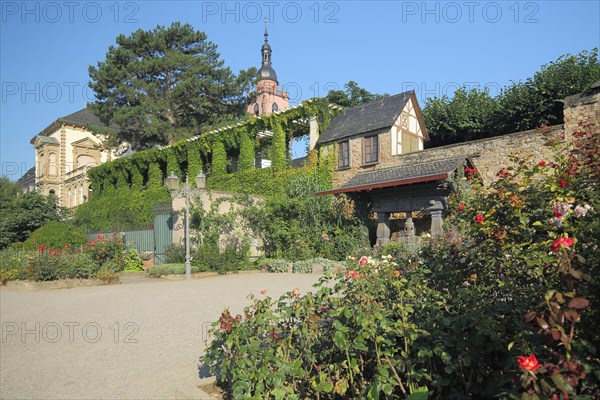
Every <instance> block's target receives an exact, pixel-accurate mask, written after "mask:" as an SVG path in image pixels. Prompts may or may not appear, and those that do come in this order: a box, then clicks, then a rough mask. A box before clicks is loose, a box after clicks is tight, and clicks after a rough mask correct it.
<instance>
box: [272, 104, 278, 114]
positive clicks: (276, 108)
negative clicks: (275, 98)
mask: <svg viewBox="0 0 600 400" xmlns="http://www.w3.org/2000/svg"><path fill="white" fill-rule="evenodd" d="M271 109H272V110H273V112H276V111H279V106H278V105H277V103H273V107H271Z"/></svg>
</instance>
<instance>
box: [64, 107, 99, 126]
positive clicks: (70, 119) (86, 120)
mask: <svg viewBox="0 0 600 400" xmlns="http://www.w3.org/2000/svg"><path fill="white" fill-rule="evenodd" d="M56 121H57V122H64V123H67V124H69V123H70V124H75V125H80V126H87V125H93V126H100V127H107V125H106V124H105V123H103V122H102V121H100V118H98V117H97V116H96V115H95V114H94V113H93V112H91V111H90V110H88V109H87V108H84V109H83V110H79V111H77V112H74V113H73V114H69V115H67V116H65V117H61V118H59V119H57V120H56Z"/></svg>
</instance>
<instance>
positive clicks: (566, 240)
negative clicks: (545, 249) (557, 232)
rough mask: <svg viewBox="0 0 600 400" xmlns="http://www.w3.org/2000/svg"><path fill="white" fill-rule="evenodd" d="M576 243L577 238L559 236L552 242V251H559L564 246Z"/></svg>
mask: <svg viewBox="0 0 600 400" xmlns="http://www.w3.org/2000/svg"><path fill="white" fill-rule="evenodd" d="M573 243H575V239H573V238H570V237H559V238H558V239H556V240H555V241H554V243H552V246H551V247H550V248H551V249H552V251H558V250H559V249H560V248H561V246H562V247H571V246H572V245H573Z"/></svg>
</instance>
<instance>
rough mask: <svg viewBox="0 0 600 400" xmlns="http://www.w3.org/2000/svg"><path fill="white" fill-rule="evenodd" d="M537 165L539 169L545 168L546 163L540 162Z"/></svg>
mask: <svg viewBox="0 0 600 400" xmlns="http://www.w3.org/2000/svg"><path fill="white" fill-rule="evenodd" d="M538 165H539V166H540V167H545V166H546V161H544V160H542V161H540V162H539V163H538Z"/></svg>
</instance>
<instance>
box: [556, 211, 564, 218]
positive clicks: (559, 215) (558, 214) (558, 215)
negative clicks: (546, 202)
mask: <svg viewBox="0 0 600 400" xmlns="http://www.w3.org/2000/svg"><path fill="white" fill-rule="evenodd" d="M554 216H555V217H556V218H560V217H562V214H561V213H560V212H558V211H556V210H554Z"/></svg>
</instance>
